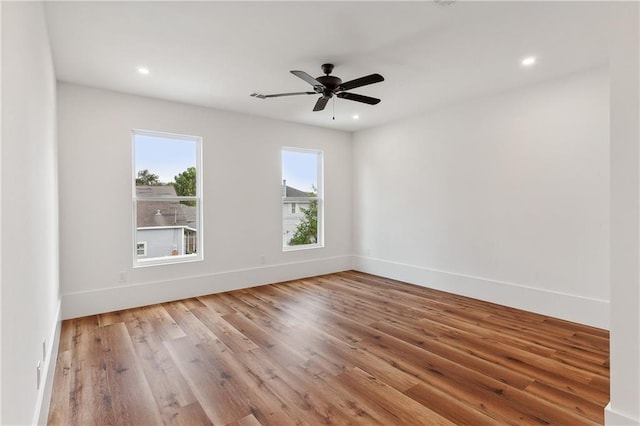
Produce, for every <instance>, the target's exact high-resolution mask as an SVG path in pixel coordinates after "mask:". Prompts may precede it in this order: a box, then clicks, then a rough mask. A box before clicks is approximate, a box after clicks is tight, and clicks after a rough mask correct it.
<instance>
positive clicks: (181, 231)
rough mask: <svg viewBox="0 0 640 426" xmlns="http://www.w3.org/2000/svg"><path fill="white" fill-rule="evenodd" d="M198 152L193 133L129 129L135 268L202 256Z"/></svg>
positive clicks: (199, 258)
mask: <svg viewBox="0 0 640 426" xmlns="http://www.w3.org/2000/svg"><path fill="white" fill-rule="evenodd" d="M201 152H202V139H201V138H199V137H196V136H184V135H174V134H167V133H159V132H149V131H140V130H134V131H133V179H132V180H133V221H134V228H133V235H134V247H133V249H134V256H133V259H134V266H135V267H138V266H150V265H163V264H169V263H180V262H188V261H195V260H202V258H203V251H202V197H201V193H202V192H201V191H202V190H201V187H202V184H201V182H202V164H201V158H202V156H201ZM141 243H144V255H141V254H140V252H141V250H140V247H141Z"/></svg>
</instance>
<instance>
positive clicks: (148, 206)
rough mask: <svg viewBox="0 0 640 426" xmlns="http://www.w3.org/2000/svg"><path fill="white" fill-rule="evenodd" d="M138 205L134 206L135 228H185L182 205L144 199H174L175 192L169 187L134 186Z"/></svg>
mask: <svg viewBox="0 0 640 426" xmlns="http://www.w3.org/2000/svg"><path fill="white" fill-rule="evenodd" d="M136 194H137V196H138V204H137V206H136V216H137V227H138V228H147V227H155V226H187V225H188V224H189V223H188V221H187V218H186V217H185V214H184V210H183V207H185V206H184V205H183V204H180V202H178V201H175V200H166V201H164V200H148V201H147V200H145V199H144V198H145V197H175V196H176V191H175V189H174V187H173V186H170V185H154V186H136Z"/></svg>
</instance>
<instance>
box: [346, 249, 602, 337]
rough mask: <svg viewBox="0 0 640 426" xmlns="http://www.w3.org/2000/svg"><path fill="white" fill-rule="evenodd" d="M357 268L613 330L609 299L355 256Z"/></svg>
mask: <svg viewBox="0 0 640 426" xmlns="http://www.w3.org/2000/svg"><path fill="white" fill-rule="evenodd" d="M353 263H354V269H355V270H357V271H361V272H367V273H370V274H374V275H379V276H382V277H387V278H391V279H396V280H400V281H404V282H408V283H412V284H416V285H420V286H423V287H429V288H433V289H437V290H443V291H446V292H449V293H455V294H459V295H462V296H467V297H472V298H474V299H480V300H485V301H488V302H492V303H497V304H500V305H505V306H510V307H513V308H517V309H523V310H526V311H530V312H535V313H539V314H542V315H548V316H551V317H555V318H561V319H564V320H567V321H573V322H577V323H581V324H586V325H590V326H594V327H599V328H604V329H609V302H608V301H605V300H596V299H589V298H585V297H580V296H575V295H571V294H565V293H557V292H553V291H548V290H544V289H539V288H533V287H527V286H522V285H519V284H513V283H508V282H500V281H493V280H489V279H485V278H480V277H473V276H468V275H462V274H456V273H451V272H446V271H437V270H433V269H429V268H424V267H420V266H414V265H407V264H403V263H398V262H390V261H386V260H381V259H374V258H370V257H363V256H354V262H353Z"/></svg>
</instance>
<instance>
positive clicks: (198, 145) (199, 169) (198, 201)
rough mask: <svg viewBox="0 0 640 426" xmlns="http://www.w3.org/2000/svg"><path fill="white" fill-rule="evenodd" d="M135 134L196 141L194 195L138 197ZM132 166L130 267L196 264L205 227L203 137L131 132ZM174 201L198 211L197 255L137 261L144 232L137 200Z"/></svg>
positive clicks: (201, 255) (136, 130)
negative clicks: (139, 223)
mask: <svg viewBox="0 0 640 426" xmlns="http://www.w3.org/2000/svg"><path fill="white" fill-rule="evenodd" d="M136 135H146V136H154V137H159V138H168V139H178V140H180V139H182V140H185V141H194V142H196V195H195V196H176V197H170V198H167V197H166V196H165V197H140V198H138V197H137V193H136V177H137V171H136ZM131 164H132V172H131V177H132V179H131V187H132V200H133V203H132V206H133V208H132V210H133V215H132V218H133V226H132V230H133V242H134V243H133V244H132V248H133V267H134V268H140V267H147V266H157V265H171V264H176V263H186V262H199V261H202V260H204V244H203V240H204V238H203V235H204V227H203V222H204V221H203V219H202V218H203V211H204V208H203V200H202V168H203V167H202V137H200V136H191V135H181V134H176V133H167V132H158V131H151V130H140V129H133V130H132V132H131ZM167 199H169V200H176V201H195V202H196V206H197V208H198V210H197V212H196V216H197V224H196V235H197V241H196V246H197V248H198V252H197V253H195V254H183V255H177V256H161V257H151V258H144V257H142V258H139V257H138V250H137V248H138V247H137V230H138V229H140V230H143V229H146V228H144V227H141V228H138V227H137V218H138V216H137V204H138V203H137V202H138V201H167ZM146 253H147V247H146V242H145V256H146Z"/></svg>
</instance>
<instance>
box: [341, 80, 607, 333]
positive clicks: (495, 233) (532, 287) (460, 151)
mask: <svg viewBox="0 0 640 426" xmlns="http://www.w3.org/2000/svg"><path fill="white" fill-rule="evenodd" d="M531 72H535V70H531ZM608 96H609V94H608V70H607V69H605V68H602V69H597V70H591V71H588V72H584V73H581V74H576V75H572V76H568V77H566V78H562V79H558V80H554V81H550V82H546V83H543V84H538V85H535V86H531V87H527V88H522V89H519V90H514V91H510V92H506V93H502V94H497V95H495V96H492V97H487V98H482V99H477V100H474V101H469V102H466V103H463V104H460V105H456V106H451V107H448V108H444V109H441V110H438V111H435V112H431V113H425V114H422V115H420V116H417V117H413V118H410V119H407V120H403V121H401V122H397V123H393V124H390V125H387V126H383V127H380V128H376V129H371V130H366V131H362V132H358V133H357V134H356V135H355V145H354V154H353V156H354V163H355V166H354V194H355V208H354V215H355V217H356V218H358V220H357V221H355V222H354V234H355V243H354V245H355V251H356V254H357V255H358V256H359V257H358V258H357V260H356V267H357V268H358V269H361V270H364V271H368V272H372V273H375V274H380V275H384V276H389V277H394V278H398V279H402V280H405V281H410V282H414V283H417V284H421V285H425V286H428V287H433V288H440V289H443V290H445V291H451V292H454V293H459V294H465V295H468V296H471V297H476V298H479V299H484V300H489V301H492V302H496V303H501V304H505V305H508V306H514V307H518V308H522V309H527V310H530V311H535V312H540V313H543V314H548V315H552V316H556V317H560V318H566V319H569V320H574V321H578V322H582V323H587V324H593V325H596V326H600V327H605V328H606V327H608V299H609V257H608V256H609V135H608V131H609V127H608V122H609V115H608V114H609V98H608Z"/></svg>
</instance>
